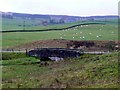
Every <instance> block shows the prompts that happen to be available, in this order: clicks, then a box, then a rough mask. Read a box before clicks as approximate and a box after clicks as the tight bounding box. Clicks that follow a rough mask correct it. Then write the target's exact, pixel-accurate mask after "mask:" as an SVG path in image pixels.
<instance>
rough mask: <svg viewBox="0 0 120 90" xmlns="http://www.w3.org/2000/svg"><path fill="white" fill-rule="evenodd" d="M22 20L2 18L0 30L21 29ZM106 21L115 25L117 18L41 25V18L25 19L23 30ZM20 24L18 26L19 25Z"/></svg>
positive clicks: (56, 27)
mask: <svg viewBox="0 0 120 90" xmlns="http://www.w3.org/2000/svg"><path fill="white" fill-rule="evenodd" d="M23 21H24V19H22V18H14V19H7V18H3V19H2V30H3V31H9V30H23ZM90 22H92V23H93V22H94V23H107V24H112V25H117V23H118V20H117V19H112V18H111V19H107V21H106V22H105V20H104V19H98V20H95V21H88V20H86V21H79V22H72V23H65V24H53V25H47V26H43V25H41V19H26V20H25V30H43V29H54V28H55V29H59V28H66V27H69V26H71V25H76V24H80V23H90ZM19 25H20V26H19Z"/></svg>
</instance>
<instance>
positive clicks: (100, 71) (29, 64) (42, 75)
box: [2, 53, 118, 88]
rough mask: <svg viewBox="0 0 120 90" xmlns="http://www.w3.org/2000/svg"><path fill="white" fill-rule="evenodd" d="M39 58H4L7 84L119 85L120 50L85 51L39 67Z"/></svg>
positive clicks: (4, 84)
mask: <svg viewBox="0 0 120 90" xmlns="http://www.w3.org/2000/svg"><path fill="white" fill-rule="evenodd" d="M36 62H38V59H35V58H29V57H26V58H21V59H13V60H3V70H2V74H3V88H8V87H10V88H18V87H20V88H21V87H25V88H31V87H37V88H40V87H67V88H71V87H73V88H114V87H118V84H117V82H118V54H117V53H112V54H109V55H83V56H81V57H80V58H76V59H75V58H74V59H66V60H64V61H61V62H54V63H53V62H49V63H50V65H49V66H46V67H39V65H38V64H36Z"/></svg>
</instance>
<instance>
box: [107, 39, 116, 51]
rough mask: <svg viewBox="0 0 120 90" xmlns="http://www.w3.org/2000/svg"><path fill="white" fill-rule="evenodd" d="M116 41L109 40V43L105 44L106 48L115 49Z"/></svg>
mask: <svg viewBox="0 0 120 90" xmlns="http://www.w3.org/2000/svg"><path fill="white" fill-rule="evenodd" d="M115 45H116V44H115V42H113V41H109V42H108V43H106V44H105V48H107V49H108V50H109V51H113V50H115Z"/></svg>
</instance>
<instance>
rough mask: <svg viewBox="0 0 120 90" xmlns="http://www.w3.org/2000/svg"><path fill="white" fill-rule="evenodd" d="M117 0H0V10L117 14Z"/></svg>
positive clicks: (35, 12)
mask: <svg viewBox="0 0 120 90" xmlns="http://www.w3.org/2000/svg"><path fill="white" fill-rule="evenodd" d="M118 2H119V0H0V11H4V12H18V13H31V14H55V15H73V16H93V15H117V14H118Z"/></svg>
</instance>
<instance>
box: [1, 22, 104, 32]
mask: <svg viewBox="0 0 120 90" xmlns="http://www.w3.org/2000/svg"><path fill="white" fill-rule="evenodd" d="M93 24H102V25H104V23H83V24H77V25H73V26H69V27H66V28H60V29H44V30H9V31H0V33H9V32H43V31H54V30H64V29H70V28H74V27H77V26H81V25H93Z"/></svg>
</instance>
